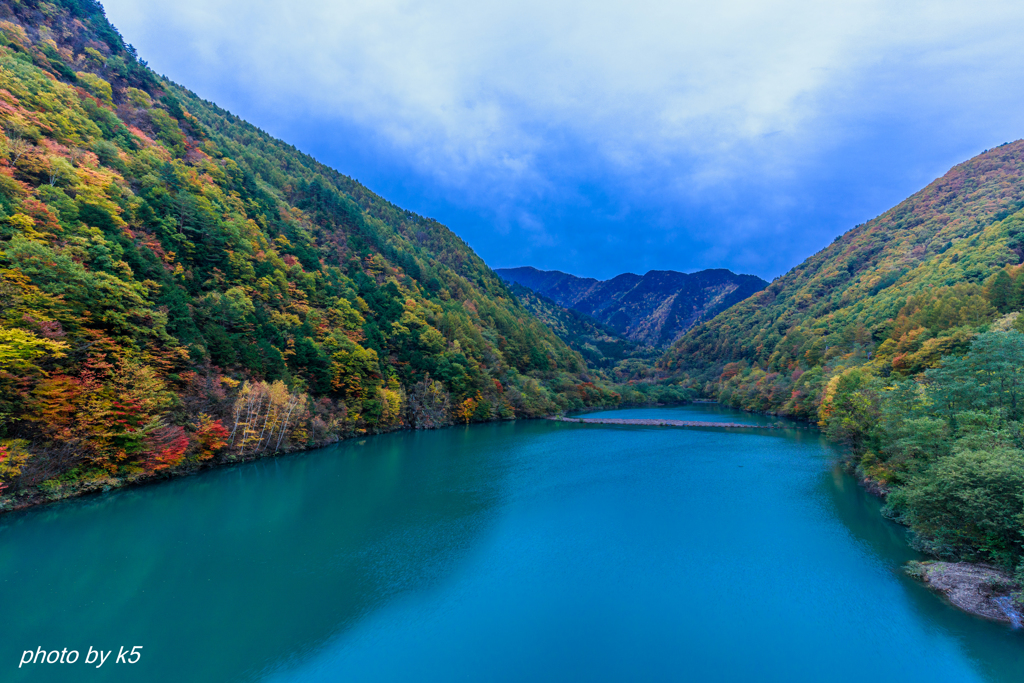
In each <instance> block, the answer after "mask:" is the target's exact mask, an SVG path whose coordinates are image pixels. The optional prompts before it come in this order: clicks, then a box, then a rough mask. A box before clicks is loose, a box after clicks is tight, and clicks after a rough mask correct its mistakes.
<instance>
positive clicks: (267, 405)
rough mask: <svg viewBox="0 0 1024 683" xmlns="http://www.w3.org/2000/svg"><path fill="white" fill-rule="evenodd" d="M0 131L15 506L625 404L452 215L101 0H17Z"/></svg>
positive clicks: (0, 462) (1, 484)
mask: <svg viewBox="0 0 1024 683" xmlns="http://www.w3.org/2000/svg"><path fill="white" fill-rule="evenodd" d="M0 124H2V127H3V135H2V136H0V490H2V491H3V492H2V493H0V506H11V505H16V504H17V503H18V501H17V498H18V496H31V495H36V494H35V493H32V492H38V491H42V492H44V493H45V494H46V495H47V496H49V497H61V496H63V495H68V494H70V493H73V492H75V491H79V490H83V489H87V488H90V487H91V488H97V487H103V486H112V485H119V484H121V483H125V482H128V481H132V480H135V479H138V478H141V477H148V476H151V475H153V474H154V473H161V472H163V473H166V472H169V471H176V470H180V469H188V468H192V467H196V466H200V465H201V464H202V463H203V462H208V461H214V460H223V459H233V458H240V457H242V458H244V457H253V456H255V455H258V454H261V453H271V452H277V451H281V450H289V449H296V448H302V447H308V446H310V445H315V444H322V443H329V442H331V441H333V440H337V439H339V438H345V437H348V436H352V435H357V434H365V433H372V432H379V431H385V430H390V429H396V428H401V427H414V428H429V427H435V426H440V425H445V424H451V423H452V422H453V421H461V422H472V421H482V420H491V419H503V418H512V417H530V416H537V415H543V414H549V413H552V412H556V411H563V410H569V409H575V408H582V407H584V406H589V405H606V404H607V405H611V404H615V403H617V402H618V401H619V400H620V394H619V393H617V392H615V391H613V390H611V389H610V388H609V386H607V385H606V384H605V383H602V382H601V381H600V379H599V378H593V377H590V376H589V375H587V373H586V370H587V368H586V365H585V363H584V360H583V358H582V357H581V356H580V355H579V354H578V353H576V352H574V351H572V350H571V349H569V348H568V347H567V346H566V345H565V344H564V343H563V342H562V341H561V340H560V339H558V337H557V336H556V335H555V334H553V333H552V332H551V331H550V330H549V329H548V328H547V327H545V326H544V325H543V324H542V323H540V322H539V321H537V320H536V318H534V317H533V316H532V315H531V314H530V313H529V312H528V311H527V310H526V309H525V308H523V306H522V305H521V304H520V303H519V301H518V300H517V299H516V298H515V297H514V296H513V295H512V294H511V293H510V292H509V290H508V288H507V287H506V285H505V284H504V283H503V282H502V281H501V280H500V279H499V278H498V277H497V276H496V275H495V274H494V273H493V272H492V271H491V270H490V269H489V268H488V267H487V266H486V265H485V264H484V263H483V262H482V261H481V260H480V259H479V258H478V257H477V256H476V254H474V253H473V251H472V250H471V249H470V248H469V247H468V246H467V245H466V244H465V243H464V242H463V241H462V240H461V239H459V238H458V237H457V236H456V235H454V234H453V233H452V232H451V231H450V230H448V229H447V228H445V227H444V226H442V225H440V224H438V223H437V222H436V221H433V220H430V219H427V218H423V217H421V216H417V215H415V214H413V213H411V212H409V211H405V210H403V209H401V208H399V207H397V206H395V205H393V204H391V203H389V202H387V201H386V200H384V199H382V198H380V197H378V196H377V195H375V194H373V193H372V192H370V191H369V190H368V189H366V188H365V187H363V186H362V185H360V184H359V183H357V182H356V181H354V180H352V179H350V178H347V177H345V176H343V175H341V174H340V173H338V172H336V171H334V170H332V169H330V168H328V167H326V166H324V165H322V164H320V163H318V162H316V161H315V160H314V159H312V158H311V157H309V156H307V155H305V154H303V153H301V152H299V151H298V150H296V149H295V148H294V147H292V146H290V145H288V144H286V143H284V142H281V141H279V140H275V139H273V138H271V137H270V136H268V135H267V134H265V133H264V132H262V131H260V130H258V129H257V128H255V127H253V126H252V125H250V124H248V123H246V122H245V121H242V120H241V119H239V118H238V117H237V116H234V115H232V114H230V113H228V112H226V111H224V110H222V109H220V108H219V107H217V106H216V105H215V104H212V103H210V102H206V101H203V100H202V99H200V98H198V97H197V96H195V95H194V94H193V93H191V92H189V91H188V90H186V89H185V88H182V87H180V86H178V85H176V84H174V83H171V82H169V81H168V80H166V79H164V78H161V77H159V76H157V75H156V74H154V73H153V72H152V71H151V70H150V69H149V68H148V67H147V66H146V64H145V62H144V61H142V60H141V59H139V57H138V55H137V54H136V52H135V50H134V49H133V48H132V47H131V46H130V45H126V44H125V43H124V41H123V40H122V38H121V36H120V35H119V34H118V32H117V31H116V30H115V29H114V28H113V27H112V26H111V25H110V24H109V23H108V22H107V20H106V18H105V16H104V14H103V9H102V7H101V6H100V5H99V4H98V3H97V2H95V1H94V0H56V1H55V2H39V1H35V0H23V1H20V2H19V1H17V0H5V1H3V2H0ZM595 380H597V381H595ZM680 392H681V393H680ZM633 393H634V394H636V395H637V396H638V397H639V398H641V399H643V398H644V396H643V395H641V394H637V392H635V391H634V392H633ZM676 393H677V395H685V392H684V391H682V390H680V391H679V392H676ZM4 496H6V498H4Z"/></svg>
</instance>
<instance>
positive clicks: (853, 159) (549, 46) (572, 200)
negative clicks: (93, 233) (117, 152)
mask: <svg viewBox="0 0 1024 683" xmlns="http://www.w3.org/2000/svg"><path fill="white" fill-rule="evenodd" d="M104 5H105V7H106V9H107V14H108V16H109V17H110V19H111V21H112V22H113V23H114V24H115V25H116V26H117V27H118V28H119V29H120V30H121V32H122V34H123V35H124V36H125V39H126V40H127V41H128V42H131V43H133V44H134V45H135V46H136V47H137V48H138V49H139V52H140V55H141V56H142V57H143V58H144V59H146V60H148V61H149V64H150V66H151V67H153V68H154V69H155V70H156V71H157V72H159V73H163V74H165V75H167V76H168V77H170V78H172V79H173V80H175V81H177V82H179V83H181V84H183V85H185V86H186V87H188V88H190V89H191V90H193V91H195V92H196V93H198V94H199V95H200V96H202V97H204V98H206V99H209V100H213V101H215V102H217V103H218V104H219V105H221V106H222V107H224V108H226V109H229V110H230V111H232V112H233V113H236V114H238V115H240V116H242V117H243V118H245V119H247V120H249V121H251V122H252V123H254V124H256V125H257V126H259V127H261V128H263V129H264V130H266V131H268V132H270V133H271V134H273V135H275V136H277V137H280V138H282V139H284V140H286V141H288V142H290V143H292V144H294V145H296V146H297V147H299V148H300V149H302V150H303V151H305V152H308V153H309V154H311V155H313V156H315V157H316V158H318V159H319V160H321V161H323V162H324V163H327V164H329V165H331V166H333V167H335V168H337V169H338V170H339V171H341V172H343V173H345V174H347V175H350V176H352V177H354V178H357V179H358V180H360V181H362V182H363V183H364V184H366V185H367V186H368V187H370V188H371V189H372V190H374V191H376V192H378V193H379V194H381V195H383V196H384V197H386V198H388V199H389V200H391V201H393V202H395V203H396V204H399V205H401V206H403V207H406V208H408V209H411V210H413V211H416V212H418V213H421V214H424V215H427V216H430V217H433V218H436V219H438V220H439V221H441V222H443V223H445V224H446V225H448V226H449V227H450V228H451V229H452V230H454V231H455V232H456V233H458V234H459V235H460V236H461V237H463V238H464V239H465V240H466V241H467V242H468V243H469V244H470V245H471V246H472V247H473V248H474V249H476V251H477V252H478V253H479V254H480V255H481V256H482V257H483V258H484V260H485V261H487V263H488V264H489V265H491V266H492V267H495V268H498V267H509V266H519V265H533V266H537V267H540V268H547V269H559V270H564V271H567V272H571V273H575V274H578V275H584V276H592V277H598V278H606V277H611V276H614V275H616V274H618V273H621V272H626V271H632V272H636V273H643V272H646V271H647V270H650V269H673V270H682V271H693V270H699V269H702V268H713V267H725V268H730V269H732V270H735V271H739V272H744V273H753V274H756V275H760V276H762V277H765V278H767V279H771V278H773V277H775V276H777V275H780V274H782V273H783V272H785V271H786V270H788V269H789V268H790V267H792V266H793V265H795V264H797V263H799V262H801V261H802V260H803V259H804V258H806V257H807V256H808V255H810V254H811V253H813V252H815V251H817V250H818V249H820V248H821V247H823V246H825V245H826V244H828V243H829V242H831V241H832V240H833V239H834V238H835V236H836V235H839V234H840V233H842V232H844V231H845V230H848V229H849V228H851V227H853V226H854V225H856V224H859V223H862V222H864V221H866V220H869V219H870V218H872V217H874V216H876V215H878V214H879V213H881V212H882V211H884V210H885V209H887V208H889V207H890V206H892V205H894V204H896V203H898V202H899V201H901V200H902V199H904V198H906V197H907V196H909V195H910V194H912V193H913V192H915V191H916V190H918V189H920V188H921V187H923V186H924V185H926V184H927V183H929V182H930V181H932V180H933V179H935V178H936V177H938V176H940V175H942V174H943V173H945V171H946V170H948V169H949V167H951V166H953V165H954V164H956V163H958V162H960V161H963V160H965V159H967V158H970V157H971V156H974V155H975V154H978V153H980V152H982V151H983V150H985V149H987V148H990V147H994V146H996V145H998V144H1000V143H1003V142H1007V141H1011V140H1016V139H1018V138H1020V137H1024V106H1022V105H1024V87H1022V86H1024V48H1022V47H1021V38H1020V27H1021V26H1024V3H1021V2H985V1H984V0H978V1H975V2H962V1H961V2H945V1H943V0H930V1H928V2H918V1H915V0H901V1H898V2H893V1H892V0H884V1H883V0H852V1H848V2H837V3H822V2H811V1H804V0H763V1H761V2H752V1H749V0H719V1H718V2H715V3H709V2H686V1H682V2H680V1H675V2H664V1H654V0H631V1H630V2H624V1H622V2H603V1H601V0H587V1H583V0H564V1H560V0H543V1H542V0H522V1H521V2H516V3H509V2H491V1H489V0H435V1H434V2H423V1H421V0H331V1H329V2H325V1H321V0H307V1H306V2H303V3H281V2H280V1H279V0H274V1H273V2H271V1H270V0H175V2H173V3H169V2H156V1H155V0H145V1H140V0H107V2H105V3H104Z"/></svg>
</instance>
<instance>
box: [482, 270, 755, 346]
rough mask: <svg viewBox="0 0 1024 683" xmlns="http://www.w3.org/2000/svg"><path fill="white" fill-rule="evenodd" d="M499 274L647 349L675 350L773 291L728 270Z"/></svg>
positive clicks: (750, 278) (505, 271) (749, 276)
mask: <svg viewBox="0 0 1024 683" xmlns="http://www.w3.org/2000/svg"><path fill="white" fill-rule="evenodd" d="M494 272H496V273H497V274H498V275H499V276H500V277H501V278H502V279H503V280H506V281H508V282H514V283H516V284H519V285H522V286H524V287H528V288H530V289H532V290H533V291H535V292H537V293H538V294H540V295H542V296H545V297H547V298H549V299H552V300H553V301H555V302H556V303H558V304H559V305H560V306H564V307H566V308H569V309H572V310H574V311H578V312H580V313H583V314H585V315H589V316H591V317H593V318H595V319H596V320H598V321H599V322H601V323H604V324H605V325H607V326H608V327H610V328H611V329H613V330H614V331H616V332H617V333H619V334H621V335H622V336H623V337H625V338H627V339H630V340H632V341H635V342H637V343H640V344H645V345H648V346H666V345H668V344H671V343H672V342H674V341H675V340H676V339H677V338H678V337H679V336H681V335H682V334H683V333H684V332H686V330H688V329H690V328H691V327H693V326H694V325H696V324H698V323H700V322H703V321H706V320H710V319H711V318H713V317H715V316H716V315H718V314H719V313H721V312H722V311H724V310H725V309H727V308H729V307H730V306H732V305H733V304H736V303H739V302H740V301H743V300H744V299H746V298H747V297H749V296H751V295H752V294H756V293H757V292H759V291H761V290H762V289H764V288H765V287H767V286H768V283H767V282H766V281H764V280H762V279H761V278H759V277H757V276H755V275H737V274H736V273H733V272H731V271H729V270H726V269H724V268H715V269H710V270H702V271H699V272H696V273H680V272H677V271H674V270H651V271H648V272H647V273H646V274H645V275H636V274H635V273H623V274H621V275H617V276H615V277H614V278H612V279H610V280H596V279H594V278H585V277H577V276H576V275H571V274H569V273H563V272H561V271H558V270H538V269H537V268H533V267H530V266H524V267H521V268H498V269H496V270H495V271H494Z"/></svg>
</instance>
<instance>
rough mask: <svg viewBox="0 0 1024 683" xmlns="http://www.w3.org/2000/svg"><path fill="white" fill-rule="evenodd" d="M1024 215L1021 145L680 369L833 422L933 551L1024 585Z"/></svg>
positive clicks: (734, 320) (754, 399) (774, 288)
mask: <svg viewBox="0 0 1024 683" xmlns="http://www.w3.org/2000/svg"><path fill="white" fill-rule="evenodd" d="M1022 207H1024V141H1018V142H1014V143H1012V144H1004V145H1002V146H1000V147H998V148H996V149H991V150H988V151H986V152H985V153H984V154H981V155H979V156H977V157H975V158H974V159H971V160H970V161H967V162H965V163H963V164H960V165H959V166H956V167H955V168H953V169H952V170H951V171H949V173H947V174H946V175H944V176H943V177H942V178H939V179H938V180H936V181H935V182H933V183H932V184H931V185H929V186H928V187H926V188H925V189H923V190H922V191H920V192H918V193H917V194H915V195H914V196H912V197H911V198H910V199H908V200H906V201H905V202H903V203H902V204H900V205H899V206H897V207H895V208H893V209H891V210H889V211H887V212H885V213H884V214H882V215H881V216H879V217H878V218H876V219H874V220H872V221H869V222H868V223H866V224H864V225H860V226H857V227H856V228H854V229H853V230H851V231H849V232H847V233H846V234H844V235H842V236H841V237H839V238H837V239H836V241H835V242H834V243H833V244H832V245H831V246H829V247H828V248H826V249H824V250H822V251H821V252H819V253H817V254H815V255H814V256H812V257H810V258H809V259H807V260H806V261H805V262H804V263H802V264H800V265H799V266H797V267H796V268H794V269H793V270H792V271H790V272H789V273H787V274H786V275H784V276H783V277H781V278H779V279H777V280H776V281H774V282H772V284H771V285H770V286H769V287H768V288H767V289H766V290H765V291H764V292H762V293H760V294H758V295H756V296H753V297H751V298H750V299H748V300H747V301H744V302H742V303H740V304H739V305H737V306H734V307H733V308H731V309H729V310H728V311H725V312H724V313H722V314H720V315H719V316H717V317H716V318H715V319H714V320H711V321H710V322H708V323H706V324H704V325H701V326H700V327H698V328H695V329H694V330H692V331H691V332H689V333H688V334H687V335H686V336H684V337H683V338H682V339H681V340H680V341H679V342H678V343H677V344H676V345H675V346H674V347H673V348H672V349H671V350H670V351H669V352H668V353H667V354H666V356H665V358H664V359H663V361H662V364H663V367H664V368H665V369H666V370H670V371H675V372H681V373H684V374H688V375H689V380H690V381H696V382H697V384H698V385H699V384H701V383H703V386H704V392H705V393H706V394H708V395H712V396H717V397H718V398H719V399H720V400H721V401H722V402H724V403H727V404H730V405H734V406H739V407H743V408H747V409H752V410H761V411H775V412H779V413H783V414H788V415H793V416H796V417H803V418H808V419H816V420H818V421H819V424H821V425H822V426H823V427H824V429H825V432H826V434H827V435H828V436H829V437H830V438H832V439H833V440H835V441H838V442H840V443H842V444H845V445H846V446H847V448H848V453H849V454H850V456H852V459H851V462H852V464H853V465H854V466H855V469H856V471H857V472H858V473H859V474H860V475H861V476H863V477H864V478H865V479H866V480H867V481H869V482H871V485H872V486H874V487H875V488H876V490H878V491H880V492H888V498H887V506H886V508H885V512H886V514H888V515H889V516H891V517H893V518H895V519H899V520H901V521H903V522H905V523H906V524H908V525H909V526H910V528H911V529H912V531H913V534H912V535H911V538H912V541H913V543H914V544H915V545H916V546H917V547H918V548H919V549H921V550H923V551H926V552H928V553H930V554H932V555H933V556H938V557H941V558H944V559H951V560H970V561H984V562H989V563H993V564H996V565H999V566H1001V567H1003V568H1006V569H1008V570H1014V569H1016V572H1017V578H1018V581H1019V582H1020V584H1021V585H1024V524H1022V521H1024V497H1022V496H1021V491H1024V334H1022V330H1024V316H1022V315H1021V311H1022V310H1024V266H1022V265H1020V264H1021V261H1022V258H1024V211H1022V210H1021V209H1022ZM999 590H1002V591H1003V592H1004V593H1005V591H1006V590H1007V589H1006V588H1005V587H1003V588H1000V589H999Z"/></svg>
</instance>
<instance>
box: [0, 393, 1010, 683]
mask: <svg viewBox="0 0 1024 683" xmlns="http://www.w3.org/2000/svg"><path fill="white" fill-rule="evenodd" d="M602 415H605V416H610V417H636V418H645V417H659V418H669V419H682V420H711V421H733V422H736V421H739V422H746V423H750V424H755V425H756V424H768V423H771V422H774V420H769V419H767V418H763V417H758V416H751V415H747V414H744V413H737V412H733V411H729V410H727V409H724V408H720V407H718V406H713V405H700V406H686V407H681V408H657V409H630V410H616V411H608V412H604V413H602ZM790 427H791V428H787V429H781V430H767V429H755V430H750V431H749V432H746V431H744V432H741V431H739V430H735V431H726V430H722V429H673V428H659V427H631V426H618V425H615V426H612V425H583V424H568V423H557V422H551V421H546V420H531V421H518V422H506V423H500V424H485V425H475V426H471V427H454V428H449V429H443V430H437V431H433V432H418V433H411V432H403V433H396V434H390V435H385V436H378V437H371V438H367V439H364V440H358V441H347V442H344V443H342V444H339V445H337V446H335V447H331V448H325V449H320V450H316V451H310V452H307V453H302V454H297V455H292V456H287V457H281V458H276V459H268V460H263V461H260V462H256V463H250V464H244V465H239V466H235V467H227V468H221V469H217V470H213V471H208V472H205V473H203V474H200V475H197V476H193V477H188V478H183V479H178V480H173V481H168V482H166V483H162V484H158V485H152V486H145V487H140V488H136V489H129V490H120V491H112V492H109V493H107V494H104V495H101V496H95V497H91V498H87V499H82V500H74V501H65V502H61V503H58V504H55V505H50V506H46V507H42V508H37V509H32V510H27V511H23V512H19V513H16V514H11V515H5V516H3V517H0V596H2V600H0V643H2V645H0V680H4V681H74V680H89V681H108V680H110V681H114V680H116V681H121V680H125V681H128V680H131V681H217V682H221V681H257V680H259V681H275V682H277V681H281V682H284V681H452V680H464V681H746V682H749V681H787V682H792V681H856V682H857V683H863V682H864V681H872V682H877V681H901V682H908V681H928V682H929V683H935V682H937V681H958V682H964V681H1015V682H1019V681H1021V680H1024V634H1022V633H1021V632H1019V631H1013V630H1011V629H1010V628H1009V627H1006V626H1002V625H1000V624H994V623H988V622H985V621H982V620H980V619H977V618H975V617H972V616H969V615H967V614H963V613H961V612H959V611H957V610H956V609H954V608H952V607H950V606H949V605H947V604H945V603H944V602H943V601H942V599H941V598H939V597H937V596H935V595H933V594H932V593H930V592H929V591H928V590H927V589H925V588H923V587H922V586H920V585H918V584H917V583H915V582H914V581H912V580H910V579H909V578H907V577H905V576H903V574H902V573H901V569H900V567H901V565H902V564H903V563H904V562H905V561H907V560H910V559H915V558H917V557H918V556H917V555H916V554H915V553H914V552H913V551H912V550H910V548H909V547H908V545H907V543H906V540H905V537H904V531H903V529H902V528H901V527H899V526H897V525H895V524H892V523H891V522H888V521H886V520H885V519H883V518H882V517H881V516H880V515H879V508H880V504H879V502H878V501H877V500H875V499H873V498H872V497H870V496H869V495H867V494H866V493H865V492H864V491H863V490H862V489H861V488H860V487H858V486H857V484H856V482H855V481H854V480H853V479H852V478H850V477H848V476H846V475H844V474H843V473H842V472H841V470H840V469H839V468H838V467H837V465H836V460H837V453H836V451H835V450H833V449H832V448H831V447H830V446H829V445H828V444H827V443H826V442H825V441H824V440H823V439H822V437H821V436H820V435H819V434H817V433H816V432H814V431H812V430H810V429H807V428H800V427H799V426H796V425H791V426H790ZM136 645H141V646H143V649H142V650H141V657H140V658H139V661H138V663H135V664H129V663H115V658H116V657H117V654H118V651H119V648H120V647H125V648H126V649H130V648H131V647H132V646H136ZM40 646H41V647H43V648H44V650H47V651H49V650H53V649H58V650H60V649H63V648H68V649H69V650H72V649H74V650H79V651H80V656H81V659H80V660H79V661H78V662H76V663H75V664H60V663H57V664H27V665H25V666H24V667H22V668H21V669H18V662H19V658H20V657H21V655H22V652H23V651H24V650H27V649H32V650H36V649H37V648H38V647H40ZM90 647H93V648H96V649H97V650H102V651H103V652H106V651H111V650H112V651H113V654H112V655H111V656H110V658H109V659H108V660H107V661H106V663H105V664H104V665H103V666H102V667H100V668H99V669H96V668H95V665H85V664H84V663H83V660H84V658H85V657H86V653H87V651H88V649H89V648H90Z"/></svg>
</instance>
